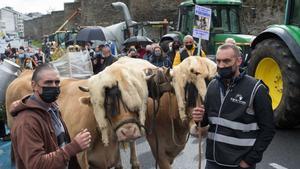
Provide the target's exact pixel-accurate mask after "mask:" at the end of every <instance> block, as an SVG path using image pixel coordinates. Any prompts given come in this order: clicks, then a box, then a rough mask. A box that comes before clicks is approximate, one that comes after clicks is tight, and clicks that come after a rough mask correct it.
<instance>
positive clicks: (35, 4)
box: [0, 0, 74, 14]
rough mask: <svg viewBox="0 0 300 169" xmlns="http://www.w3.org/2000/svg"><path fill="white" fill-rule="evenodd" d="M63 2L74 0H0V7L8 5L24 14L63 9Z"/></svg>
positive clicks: (44, 12)
mask: <svg viewBox="0 0 300 169" xmlns="http://www.w3.org/2000/svg"><path fill="white" fill-rule="evenodd" d="M64 2H74V0H0V8H3V7H5V6H10V7H12V8H13V9H14V10H16V11H18V12H21V13H24V14H25V13H29V12H41V13H43V14H46V13H49V12H51V11H58V10H63V8H64Z"/></svg>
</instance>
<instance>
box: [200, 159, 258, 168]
mask: <svg viewBox="0 0 300 169" xmlns="http://www.w3.org/2000/svg"><path fill="white" fill-rule="evenodd" d="M255 168H256V166H255V165H253V166H250V167H249V168H247V169H255ZM205 169H243V168H241V167H224V166H221V165H218V164H217V163H215V162H211V161H206V166H205Z"/></svg>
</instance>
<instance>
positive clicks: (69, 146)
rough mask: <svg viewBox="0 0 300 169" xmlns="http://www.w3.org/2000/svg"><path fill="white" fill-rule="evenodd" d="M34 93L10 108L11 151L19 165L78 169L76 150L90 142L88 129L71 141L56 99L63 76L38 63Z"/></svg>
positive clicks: (52, 68) (28, 167)
mask: <svg viewBox="0 0 300 169" xmlns="http://www.w3.org/2000/svg"><path fill="white" fill-rule="evenodd" d="M31 86H32V89H33V93H32V94H30V95H27V96H25V97H23V98H22V99H21V100H18V101H15V102H13V103H12V105H11V106H10V108H9V113H11V115H12V116H13V117H14V123H13V125H12V127H11V140H12V150H13V151H12V152H13V155H14V159H15V164H16V168H18V169H33V168H47V169H59V168H60V169H66V168H69V169H79V168H80V166H79V164H78V161H77V158H76V154H77V153H79V152H82V151H84V150H86V149H87V148H88V147H89V146H90V143H91V134H90V132H89V131H87V129H84V130H83V131H81V132H79V133H78V134H77V135H76V136H75V137H74V138H73V139H72V141H71V139H70V136H69V133H68V129H67V127H66V125H65V122H64V121H63V119H62V117H61V113H60V111H59V108H58V105H57V103H56V102H55V101H56V100H57V98H58V96H59V94H60V77H59V73H58V71H57V70H56V69H55V68H54V67H53V66H52V65H51V64H43V65H40V66H39V67H37V69H35V71H34V72H33V75H32V81H31Z"/></svg>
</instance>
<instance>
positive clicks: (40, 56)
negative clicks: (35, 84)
mask: <svg viewBox="0 0 300 169" xmlns="http://www.w3.org/2000/svg"><path fill="white" fill-rule="evenodd" d="M34 56H35V63H36V64H37V65H42V64H44V63H45V62H46V61H45V54H44V53H43V52H42V49H41V48H39V49H38V52H37V53H36V54H35V55H34Z"/></svg>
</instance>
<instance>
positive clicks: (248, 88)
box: [205, 75, 263, 167]
mask: <svg viewBox="0 0 300 169" xmlns="http://www.w3.org/2000/svg"><path fill="white" fill-rule="evenodd" d="M220 85H221V84H220V82H219V81H218V80H217V79H214V80H213V81H211V83H210V84H209V86H208V90H207V95H206V105H207V106H206V107H205V111H206V113H207V115H208V121H209V124H210V127H209V131H208V136H207V148H208V149H207V150H206V158H207V160H208V161H213V162H216V163H217V164H219V165H223V166H227V167H237V166H239V163H240V161H241V160H242V158H243V156H244V155H245V154H247V153H248V152H249V151H250V150H251V148H252V146H253V145H254V143H255V141H256V137H257V133H258V130H259V127H258V124H257V121H256V118H255V112H254V109H253V100H254V97H255V94H256V92H257V90H258V88H259V87H261V86H262V85H263V84H262V83H261V82H260V81H257V80H255V79H254V78H252V77H250V76H248V75H245V76H244V77H242V78H241V79H240V81H239V82H238V83H236V84H235V86H231V87H229V89H227V91H226V93H224V92H223V91H222V89H221V87H220Z"/></svg>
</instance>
